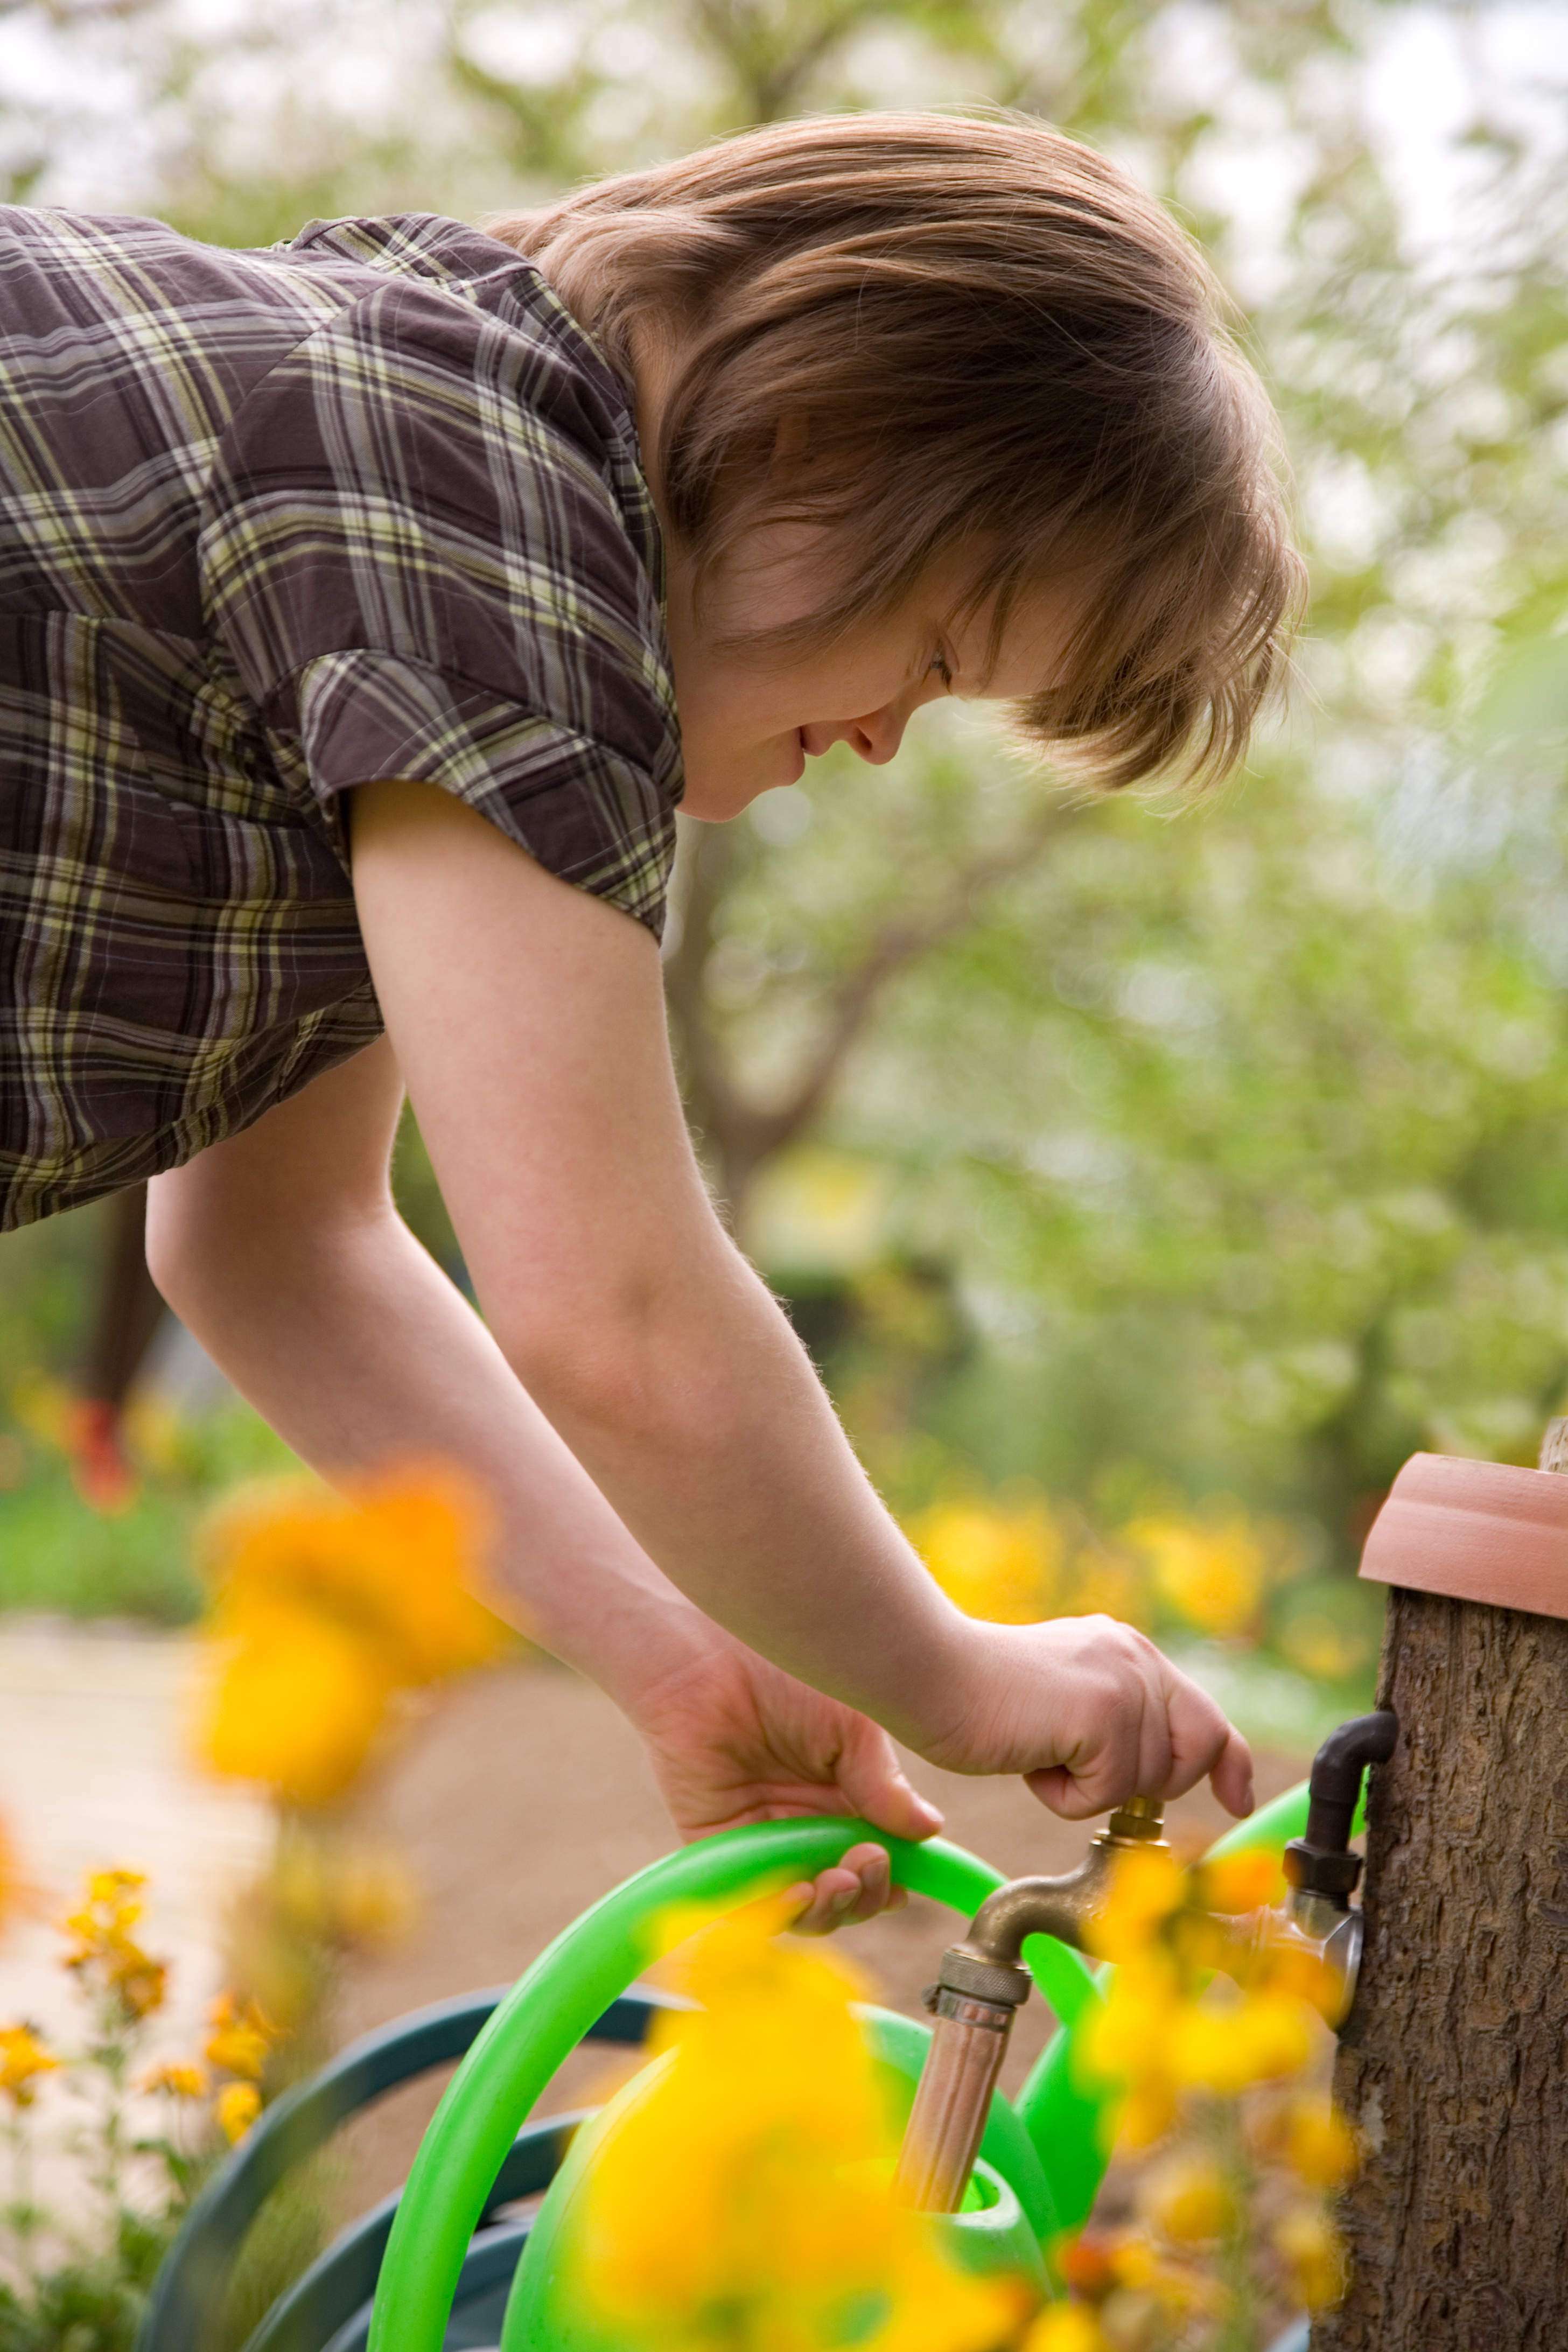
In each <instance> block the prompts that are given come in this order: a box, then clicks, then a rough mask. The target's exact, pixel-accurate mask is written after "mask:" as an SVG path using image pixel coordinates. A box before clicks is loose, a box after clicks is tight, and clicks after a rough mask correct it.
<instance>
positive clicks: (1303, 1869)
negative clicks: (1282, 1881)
mask: <svg viewBox="0 0 1568 2352" xmlns="http://www.w3.org/2000/svg"><path fill="white" fill-rule="evenodd" d="M1398 1738H1399V1718H1398V1717H1397V1716H1394V1715H1392V1714H1390V1712H1389V1711H1388V1709H1387V1708H1386V1707H1381V1708H1379V1710H1378V1712H1377V1713H1376V1714H1375V1715H1358V1716H1356V1717H1353V1718H1352V1721H1351V1722H1349V1723H1342V1724H1341V1726H1340V1727H1339V1729H1338V1730H1337V1731H1331V1733H1330V1734H1329V1736H1328V1738H1327V1739H1325V1740H1324V1742H1323V1744H1322V1746H1321V1748H1319V1750H1318V1753H1317V1755H1316V1757H1315V1758H1314V1759H1313V1761H1312V1775H1311V1778H1310V1780H1309V1781H1308V1783H1307V1800H1308V1801H1307V1833H1306V1835H1305V1837H1299V1838H1292V1839H1291V1841H1290V1843H1289V1845H1288V1846H1287V1847H1286V1849H1285V1853H1284V1856H1283V1863H1284V1870H1285V1877H1286V1882H1287V1884H1288V1885H1289V1889H1290V1891H1289V1895H1287V1896H1286V1898H1285V1904H1284V1909H1283V1912H1282V1914H1276V1915H1275V1916H1276V1918H1277V1920H1278V1921H1279V1927H1278V1929H1277V1933H1278V1935H1279V1937H1280V1938H1281V1939H1282V1940H1285V1941H1289V1942H1291V1943H1295V1944H1298V1945H1300V1946H1302V1947H1304V1948H1306V1949H1308V1950H1309V1951H1310V1952H1311V1953H1313V1955H1314V1956H1315V1957H1316V1958H1318V1959H1319V1960H1321V1962H1322V1965H1323V1967H1324V1968H1325V1969H1327V1970H1328V1974H1329V1979H1330V1983H1331V1988H1332V1999H1331V2007H1330V2011H1329V2022H1330V2024H1331V2025H1332V2026H1334V2027H1336V2028H1337V2027H1339V2026H1341V2025H1342V2024H1343V2023H1344V2021H1345V2019H1346V2018H1347V2017H1348V2016H1349V2015H1350V2010H1351V2003H1352V2001H1353V2000H1354V1999H1355V1989H1356V1985H1357V1983H1358V1982H1359V1981H1360V1978H1361V1959H1362V1951H1363V1946H1364V1943H1365V1939H1366V1923H1365V1921H1364V1920H1363V1917H1362V1915H1361V1913H1360V1912H1359V1911H1352V1909H1351V1900H1350V1899H1351V1896H1352V1894H1353V1893H1354V1891H1355V1887H1356V1885H1357V1883H1358V1881H1359V1880H1360V1877H1361V1868H1362V1865H1361V1856H1360V1854H1358V1853H1352V1852H1351V1850H1350V1841H1351V1829H1352V1823H1353V1822H1354V1820H1355V1811H1356V1807H1357V1805H1358V1804H1359V1803H1360V1802H1361V1787H1362V1778H1363V1774H1364V1773H1365V1771H1366V1770H1367V1769H1368V1767H1369V1766H1371V1765H1373V1764H1386V1763H1387V1761H1388V1759H1389V1758H1390V1757H1391V1756H1392V1755H1393V1753H1394V1747H1395V1744H1396V1742H1397V1740H1398Z"/></svg>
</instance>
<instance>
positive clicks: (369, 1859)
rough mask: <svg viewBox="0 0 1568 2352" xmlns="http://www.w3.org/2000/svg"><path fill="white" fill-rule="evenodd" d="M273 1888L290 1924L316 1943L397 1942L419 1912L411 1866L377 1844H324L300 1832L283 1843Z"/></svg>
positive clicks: (370, 1944)
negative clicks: (376, 1845)
mask: <svg viewBox="0 0 1568 2352" xmlns="http://www.w3.org/2000/svg"><path fill="white" fill-rule="evenodd" d="M272 1891H273V1895H274V1898H275V1900H276V1902H277V1905H278V1908H279V1912H280V1913H281V1915H282V1916H283V1917H284V1919H286V1920H287V1922H288V1923H289V1927H291V1928H292V1929H294V1930H295V1931H296V1932H297V1933H300V1934H303V1935H304V1936H305V1937H308V1938H310V1941H312V1942H314V1943H317V1944H328V1945H334V1946H341V1947H344V1948H374V1947H375V1946H377V1945H380V1944H388V1943H392V1942H395V1939H396V1938H397V1937H399V1936H401V1935H403V1934H405V1932H406V1930H407V1929H408V1927H410V1926H411V1925H412V1923H413V1921H414V1919H415V1918H416V1916H417V1913H418V1909H419V1892H418V1887H417V1885H416V1882H415V1879H414V1877H413V1875H412V1874H411V1873H410V1871H409V1869H408V1866H407V1864H405V1862H403V1861H402V1860H401V1858H400V1857H399V1856H398V1855H397V1854H395V1853H389V1852H385V1851H383V1850H382V1849H380V1848H378V1847H374V1846H368V1845H357V1844H351V1843H342V1842H338V1841H334V1842H332V1843H321V1841H320V1840H318V1839H315V1838H313V1837H311V1836H310V1833H309V1832H306V1831H303V1830H300V1831H298V1832H297V1833H296V1834H295V1835H293V1836H292V1837H290V1838H289V1840H287V1842H286V1843H285V1844H284V1847H283V1850H282V1852H281V1853H279V1857H278V1862H277V1864H276V1867H275V1870H274V1873H273V1881H272Z"/></svg>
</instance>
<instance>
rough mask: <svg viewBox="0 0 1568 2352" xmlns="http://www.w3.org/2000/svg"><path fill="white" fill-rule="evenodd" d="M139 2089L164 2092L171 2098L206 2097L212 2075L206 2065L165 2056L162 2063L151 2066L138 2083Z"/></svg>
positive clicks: (210, 2088)
mask: <svg viewBox="0 0 1568 2352" xmlns="http://www.w3.org/2000/svg"><path fill="white" fill-rule="evenodd" d="M136 2088H137V2089H138V2090H139V2091H145V2092H147V2093H149V2094H152V2093H154V2092H162V2093H163V2095H164V2096H165V2097H166V2098H171V2099H205V2097H207V2095H208V2094H209V2093H210V2092H211V2090H212V2077H211V2076H210V2075H209V2074H208V2073H207V2071H206V2068H205V2066H198V2065H196V2064H195V2063H194V2062H189V2061H186V2060H184V2059H178V2058H165V2059H164V2060H163V2063H162V2064H161V2065H157V2066H150V2067H149V2068H148V2069H147V2072H146V2073H145V2074H143V2075H142V2077H141V2078H140V2080H139V2081H138V2083H137V2084H136Z"/></svg>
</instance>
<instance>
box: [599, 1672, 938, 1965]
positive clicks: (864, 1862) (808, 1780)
mask: <svg viewBox="0 0 1568 2352" xmlns="http://www.w3.org/2000/svg"><path fill="white" fill-rule="evenodd" d="M635 1719H636V1722H637V1729H638V1730H639V1731H640V1732H641V1734H642V1737H643V1739H644V1740H645V1742H646V1743H647V1751H648V1756H649V1759H650V1760H651V1762H652V1765H653V1769H654V1776H655V1778H656V1779H657V1780H658V1786H659V1792H660V1794H661V1795H662V1796H663V1798H664V1801H665V1803H666V1804H667V1805H668V1808H669V1811H670V1814H671V1817H672V1818H673V1820H674V1822H675V1825H676V1827H677V1829H678V1830H679V1832H680V1834H681V1836H682V1837H683V1838H686V1839H687V1840H690V1839H693V1838H700V1837H710V1836H712V1835H713V1834H714V1832H717V1831H719V1830H733V1829H740V1828H742V1826H743V1825H744V1824H745V1823H747V1822H777V1821H788V1820H794V1819H798V1818H800V1817H801V1816H802V1815H810V1814H813V1813H837V1814H839V1815H840V1816H843V1815H846V1814H857V1813H858V1814H859V1815H860V1817H861V1818H862V1820H865V1821H868V1822H874V1823H875V1824H876V1826H877V1828H879V1829H881V1830H886V1831H887V1832H889V1835H890V1836H893V1837H903V1838H928V1837H931V1836H933V1835H934V1834H935V1832H937V1831H938V1830H939V1829H941V1827H942V1815H941V1813H940V1812H939V1811H937V1809H936V1807H935V1806H934V1805H932V1804H929V1803H928V1802H927V1801H926V1800H925V1798H924V1797H921V1796H920V1795H919V1794H917V1792H916V1791H915V1790H913V1789H912V1788H911V1787H910V1783H909V1781H908V1780H906V1779H905V1777H904V1774H903V1772H902V1771H901V1770H900V1766H899V1760H898V1757H897V1755H896V1753H895V1751H894V1748H893V1743H892V1741H891V1740H890V1739H889V1737H888V1735H887V1733H886V1732H885V1731H883V1730H881V1729H879V1727H878V1726H877V1725H876V1724H874V1723H873V1722H872V1721H871V1720H870V1718H869V1717H867V1716H864V1715H858V1714H857V1713H856V1712H855V1710H854V1708H853V1707H849V1706H844V1704H843V1703H842V1701H840V1700H838V1699H835V1698H826V1697H824V1696H823V1694H822V1693H821V1692H820V1691H814V1690H811V1689H809V1688H808V1687H807V1685H805V1683H802V1682H797V1681H796V1680H795V1676H794V1675H787V1674H785V1673H784V1671H783V1669H782V1668H781V1667H778V1666H774V1665H770V1664H769V1663H768V1662H767V1660H766V1659H765V1658H761V1657H758V1656H757V1655H756V1654H755V1653H754V1652H752V1651H750V1650H747V1649H744V1648H743V1647H742V1645H741V1644H740V1643H724V1644H723V1645H722V1646H721V1647H716V1648H715V1650H714V1651H713V1652H712V1654H710V1656H708V1657H705V1658H704V1659H702V1660H701V1661H700V1663H698V1664H694V1665H693V1666H692V1667H690V1668H689V1669H688V1670H687V1671H686V1672H685V1673H684V1674H682V1675H679V1676H677V1677H674V1678H672V1679H670V1680H668V1681H666V1682H665V1683H663V1684H662V1685H659V1687H658V1689H657V1690H655V1691H654V1692H652V1693H650V1694H647V1695H645V1696H644V1698H643V1699H642V1701H641V1702H640V1703H639V1705H638V1706H637V1710H636V1717H635ZM790 1892H791V1893H792V1894H793V1895H797V1896H798V1898H799V1901H800V1906H801V1909H800V1916H798V1917H797V1918H796V1919H795V1922H794V1925H795V1931H796V1933H797V1934H803V1935H818V1936H821V1935H827V1934H830V1933H831V1932H832V1930H833V1929H834V1928H835V1927H852V1926H854V1925H856V1924H857V1923H858V1921H860V1920H862V1919H872V1918H875V1917H876V1916H877V1914H878V1913H879V1911H897V1910H900V1909H901V1907H902V1906H903V1904H904V1903H905V1901H906V1900H907V1897H906V1895H905V1894H904V1890H903V1888H902V1887H900V1886H894V1885H893V1884H892V1881H891V1874H890V1872H889V1864H888V1857H887V1855H886V1853H884V1852H883V1850H882V1848H881V1847H880V1846H879V1845H869V1844H866V1845H857V1846H851V1847H850V1849H849V1851H848V1853H847V1854H846V1855H845V1856H844V1859H843V1861H842V1862H841V1863H839V1864H837V1865H836V1867H835V1868H833V1869H831V1870H825V1871H823V1872H822V1873H821V1874H820V1875H819V1877H818V1878H817V1879H816V1884H815V1885H807V1884H806V1883H805V1882H804V1881H803V1883H802V1884H801V1885H799V1886H798V1887H793V1888H791V1890H790Z"/></svg>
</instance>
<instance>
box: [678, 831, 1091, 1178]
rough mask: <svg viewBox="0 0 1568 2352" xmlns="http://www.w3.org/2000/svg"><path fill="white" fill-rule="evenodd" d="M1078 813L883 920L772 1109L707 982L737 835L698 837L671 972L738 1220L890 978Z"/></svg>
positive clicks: (955, 928) (692, 1086)
mask: <svg viewBox="0 0 1568 2352" xmlns="http://www.w3.org/2000/svg"><path fill="white" fill-rule="evenodd" d="M1081 814H1083V803H1066V802H1056V803H1052V804H1051V805H1050V806H1048V807H1047V808H1045V809H1042V810H1041V811H1040V813H1039V814H1038V815H1037V817H1036V818H1035V820H1034V821H1033V823H1031V824H1028V825H1026V826H1025V827H1024V828H1023V830H1022V831H1021V832H1020V833H1019V834H1018V835H1016V836H1015V837H1014V839H1013V840H1012V841H1011V842H1010V843H1009V844H1008V845H1007V846H1006V848H1005V850H1000V851H992V852H990V853H988V854H987V855H985V856H977V857H974V858H973V859H971V860H970V861H969V863H968V864H967V865H963V866H960V867H959V868H958V869H957V871H956V872H955V873H954V875H953V876H952V880H951V882H950V883H949V886H948V887H947V888H946V889H945V890H944V891H943V892H942V895H941V897H940V898H937V900H936V901H935V902H934V904H932V905H931V906H930V907H928V908H925V910H924V911H923V912H922V913H921V914H918V915H915V916H898V917H895V918H894V919H892V920H891V921H889V922H887V923H884V924H883V925H882V926H881V928H880V929H879V930H878V931H877V932H876V934H875V935H874V936H873V938H872V940H871V942H870V944H869V946H868V948H867V950H866V951H865V953H864V954H863V955H862V956H861V957H860V958H859V960H858V961H857V962H856V963H855V964H853V965H852V966H851V967H850V969H849V970H848V971H847V972H845V973H844V975H843V976H842V978H841V979H840V981H839V982H838V984H837V987H836V988H835V989H834V990H833V992H832V993H831V996H830V997H829V1000H828V1003H827V1006H826V1013H825V1017H824V1020H823V1024H822V1027H821V1030H820V1032H819V1034H818V1036H817V1038H816V1043H815V1045H813V1047H812V1050H811V1052H810V1053H809V1055H807V1057H806V1061H805V1067H804V1069H803V1070H802V1071H801V1073H800V1076H799V1077H798V1078H797V1080H796V1082H795V1086H794V1087H792V1088H791V1090H790V1092H789V1094H788V1095H787V1096H786V1097H785V1098H784V1101H782V1102H780V1103H776V1104H774V1105H773V1106H772V1107H771V1108H763V1106H762V1105H761V1104H758V1103H755V1102H752V1101H751V1100H749V1099H748V1097H747V1095H746V1093H745V1090H744V1087H742V1085H741V1083H740V1082H739V1081H738V1079H737V1078H736V1076H734V1074H733V1072H732V1070H731V1068H730V1067H729V1066H728V1065H727V1057H726V1056H725V1054H724V1051H723V1046H722V1043H721V1038H720V1036H719V1034H718V1031H717V1029H716V1027H715V1025H714V1023H713V1019H712V1013H711V1007H710V1003H709V1001H708V996H707V991H706V987H705V985H704V973H705V970H706V966H707V961H708V958H709V955H710V952H711V950H712V946H713V931H714V919H715V916H716V914H717V911H718V906H719V902H720V899H721V897H722V892H723V881H724V866H725V865H726V864H727V856H726V854H727V853H730V854H732V853H731V845H729V844H726V843H723V842H721V839H720V837H719V836H716V835H709V836H708V837H707V838H706V839H704V840H702V841H700V843H699V844H698V845H697V846H696V849H695V851H694V853H693V856H692V863H691V866H690V869H689V887H688V895H687V898H686V901H685V906H684V910H683V913H684V920H683V928H682V930H681V934H680V938H679V943H678V945H677V946H676V948H675V950H674V951H673V952H672V954H671V955H670V957H669V958H668V961H667V964H666V967H665V971H666V982H667V986H668V996H669V1003H670V1007H671V1010H672V1012H673V1013H674V1014H675V1017H676V1020H677V1022H678V1024H679V1030H680V1038H681V1044H682V1047H683V1055H682V1059H683V1061H684V1063H685V1076H686V1081H687V1101H688V1106H689V1110H690V1112H691V1116H692V1122H693V1125H694V1126H695V1127H696V1128H697V1129H698V1130H699V1131H700V1135H701V1137H702V1139H704V1140H705V1142H706V1143H707V1145H708V1148H709V1150H710V1154H711V1157H712V1160H713V1165H714V1173H715V1176H716V1177H717V1179H718V1181H719V1182H720V1184H721V1188H722V1191H723V1194H724V1198H725V1200H726V1201H727V1202H728V1203H729V1206H730V1209H731V1213H732V1214H733V1215H734V1216H735V1218H736V1221H737V1223H740V1222H742V1220H743V1213H744V1208H745V1201H746V1195H747V1193H748V1192H749V1191H750V1189H751V1187H752V1184H753V1183H754V1182H755V1181H756V1178H757V1176H758V1174H759V1173H760V1171H762V1169H763V1168H764V1167H765V1166H766V1165H767V1163H768V1161H769V1160H773V1159H775V1158H776V1157H777V1156H778V1154H779V1153H780V1152H781V1151H784V1150H786V1149H787V1148H788V1147H789V1145H790V1144H792V1143H794V1142H795V1141H796V1140H797V1139H799V1137H800V1136H801V1135H803V1134H804V1133H805V1130H806V1129H808V1128H809V1127H810V1126H811V1125H812V1124H813V1122H814V1121H815V1120H816V1118H818V1117H819V1116H820V1114H821V1113H822V1111H823V1110H824V1108H826V1104H827V1101H828V1098H829V1097H830V1096H831V1094H832V1092H833V1089H834V1087H835V1086H836V1085H837V1081H838V1079H839V1077H840V1076H841V1075H842V1073H843V1069H844V1066H845V1064H846V1062H847V1060H848V1058H849V1055H850V1054H851V1052H852V1051H853V1049H854V1047H855V1045H857V1044H858V1041H859V1039H860V1037H861V1036H862V1034H864V1032H865V1030H866V1027H867V1025H868V1023H869V1021H870V1019H871V1017H872V1014H873V1013H875V1011H876V1009H877V1007H878V1005H879V1003H880V1001H881V999H882V997H883V995H884V994H885V992H886V991H887V989H888V988H889V984H890V983H891V982H893V981H894V980H896V979H897V978H898V977H899V975H900V973H901V972H904V971H908V970H909V969H910V966H911V965H913V964H916V963H918V962H920V961H921V959H922V958H923V957H925V956H927V955H929V954H931V951H932V950H933V949H935V948H938V947H940V946H942V944H943V942H944V941H945V940H949V939H952V937H953V936H954V935H955V934H956V933H958V932H960V931H962V930H963V929H964V928H965V927H966V926H967V925H968V924H969V923H971V922H973V920H974V919H975V917H976V915H977V913H978V911H979V908H980V906H981V904H982V902H983V901H984V900H985V899H986V898H990V897H991V896H992V895H993V894H994V892H995V891H996V890H998V889H999V888H1000V887H1002V885H1003V884H1004V883H1005V882H1008V881H1011V880H1012V879H1013V878H1014V877H1016V875H1018V874H1020V873H1022V872H1024V871H1025V870H1026V868H1027V867H1028V866H1031V865H1032V864H1033V863H1034V861H1035V860H1036V859H1037V857H1038V856H1040V855H1041V854H1042V853H1043V851H1044V850H1045V848H1046V847H1047V844H1048V843H1050V842H1051V841H1053V840H1054V839H1055V838H1056V837H1057V835H1058V834H1059V833H1061V832H1063V831H1065V830H1066V829H1067V827H1068V826H1069V825H1070V824H1074V823H1076V822H1077V820H1078V819H1079V816H1080V815H1081Z"/></svg>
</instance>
